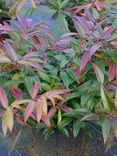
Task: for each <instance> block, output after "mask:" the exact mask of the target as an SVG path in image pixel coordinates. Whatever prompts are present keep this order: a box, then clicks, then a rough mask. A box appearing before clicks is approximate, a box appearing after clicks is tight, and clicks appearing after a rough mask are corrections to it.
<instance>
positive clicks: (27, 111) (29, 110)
mask: <svg viewBox="0 0 117 156" xmlns="http://www.w3.org/2000/svg"><path fill="white" fill-rule="evenodd" d="M35 106H36V104H35V103H29V104H28V105H27V107H26V109H25V112H24V122H25V123H26V121H27V120H28V118H29V116H30V115H31V113H32V112H33V111H34V109H35Z"/></svg>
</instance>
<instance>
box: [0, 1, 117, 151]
mask: <svg viewBox="0 0 117 156" xmlns="http://www.w3.org/2000/svg"><path fill="white" fill-rule="evenodd" d="M76 2H77V1H76ZM76 2H75V1H74V3H70V5H67V3H68V1H66V0H65V1H55V0H53V1H51V2H49V1H48V3H45V4H47V5H49V7H51V8H54V9H55V10H56V11H55V14H54V15H53V18H55V17H57V15H58V14H62V15H64V16H65V20H66V21H65V23H67V22H68V21H69V20H70V23H73V24H74V26H73V27H74V28H73V30H74V32H69V33H66V34H63V35H62V37H61V39H60V40H59V41H55V40H54V38H53V36H52V35H51V33H50V32H49V29H48V27H47V25H46V24H45V22H40V23H38V24H36V25H33V22H32V20H31V19H26V18H23V17H19V16H17V15H18V13H19V11H20V10H21V8H22V6H23V4H24V1H22V3H21V2H20V3H18V2H17V4H15V5H17V7H18V12H17V13H16V14H14V16H15V17H17V18H16V19H14V20H11V23H10V25H9V24H8V23H7V22H3V24H1V25H0V31H1V32H0V33H1V34H4V33H6V32H7V34H8V36H9V39H4V40H2V41H0V55H1V57H0V63H1V65H0V68H1V78H0V84H1V87H0V103H1V105H0V107H1V109H0V110H1V119H2V129H3V133H4V136H6V134H7V132H8V130H9V132H10V133H12V129H13V126H14V124H16V122H18V123H19V124H20V125H21V127H23V126H29V127H31V126H32V127H39V129H40V128H43V129H44V134H45V136H46V138H48V137H49V136H50V134H52V133H53V131H54V130H55V129H59V130H60V131H61V132H62V133H64V134H65V135H66V136H69V131H73V135H74V137H76V136H77V135H78V133H79V131H80V130H85V131H86V132H89V129H90V127H94V125H95V124H97V125H99V126H101V127H102V134H103V138H104V143H105V144H107V145H108V146H107V147H108V148H109V147H110V144H108V143H110V142H109V140H110V139H111V140H113V139H114V137H115V136H117V130H116V129H117V126H116V124H117V123H116V109H117V80H116V78H117V53H116V49H117V44H116V39H117V38H116V31H117V30H116V28H117V27H116V26H117V20H116V19H115V17H116V15H117V10H116V9H115V8H113V6H108V5H106V4H105V3H103V2H100V1H99V0H96V1H93V2H89V1H87V2H86V3H85V4H84V1H82V2H81V1H80V4H82V5H77V6H74V4H76ZM78 3H79V1H78ZM31 4H32V6H33V7H34V8H36V3H35V2H34V1H31ZM71 6H73V7H72V8H70V7H71ZM58 8H59V11H58ZM12 9H13V4H12V5H11V8H10V15H13V12H11V11H13V10H12ZM68 26H69V22H68ZM16 125H17V124H16ZM38 125H39V126H38Z"/></svg>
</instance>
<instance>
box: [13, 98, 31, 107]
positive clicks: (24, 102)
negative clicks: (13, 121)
mask: <svg viewBox="0 0 117 156" xmlns="http://www.w3.org/2000/svg"><path fill="white" fill-rule="evenodd" d="M29 102H32V101H31V100H27V99H24V100H17V101H15V102H13V103H12V104H11V106H12V108H14V107H17V106H18V105H22V104H26V103H29Z"/></svg>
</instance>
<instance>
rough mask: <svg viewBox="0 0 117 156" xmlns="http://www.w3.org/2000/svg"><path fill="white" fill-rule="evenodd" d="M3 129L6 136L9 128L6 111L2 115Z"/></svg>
mask: <svg viewBox="0 0 117 156" xmlns="http://www.w3.org/2000/svg"><path fill="white" fill-rule="evenodd" d="M2 130H3V134H4V136H6V134H7V130H8V127H7V121H6V112H5V113H4V114H3V116H2Z"/></svg>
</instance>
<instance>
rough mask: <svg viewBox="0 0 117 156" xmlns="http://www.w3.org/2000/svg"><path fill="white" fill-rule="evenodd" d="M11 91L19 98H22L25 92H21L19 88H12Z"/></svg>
mask: <svg viewBox="0 0 117 156" xmlns="http://www.w3.org/2000/svg"><path fill="white" fill-rule="evenodd" d="M10 93H11V94H12V95H13V96H14V97H15V98H16V99H18V100H21V99H22V98H23V97H24V95H25V94H23V93H21V92H20V90H19V89H17V88H14V87H12V88H10Z"/></svg>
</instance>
